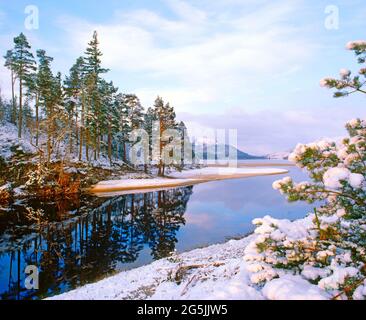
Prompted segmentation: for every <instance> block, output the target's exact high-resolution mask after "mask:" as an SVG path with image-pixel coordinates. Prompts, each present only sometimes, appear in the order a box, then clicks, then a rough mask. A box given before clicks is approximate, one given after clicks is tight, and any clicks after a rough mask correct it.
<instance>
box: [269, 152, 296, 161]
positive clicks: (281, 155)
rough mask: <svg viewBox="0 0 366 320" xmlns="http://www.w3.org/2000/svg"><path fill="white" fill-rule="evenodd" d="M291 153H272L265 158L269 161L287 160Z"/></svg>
mask: <svg viewBox="0 0 366 320" xmlns="http://www.w3.org/2000/svg"><path fill="white" fill-rule="evenodd" d="M290 153H291V152H288V151H283V152H274V153H271V154H268V155H267V156H266V158H268V159H270V160H287V159H288V157H289V155H290Z"/></svg>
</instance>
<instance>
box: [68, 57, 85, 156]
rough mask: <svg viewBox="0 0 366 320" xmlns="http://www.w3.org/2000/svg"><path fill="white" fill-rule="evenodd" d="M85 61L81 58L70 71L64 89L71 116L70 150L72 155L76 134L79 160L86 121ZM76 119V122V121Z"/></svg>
mask: <svg viewBox="0 0 366 320" xmlns="http://www.w3.org/2000/svg"><path fill="white" fill-rule="evenodd" d="M83 67H84V59H83V58H82V57H79V58H78V59H77V60H76V62H75V64H74V65H73V66H72V67H71V69H70V75H69V76H68V77H66V80H65V81H64V89H65V95H66V98H67V99H66V109H67V112H68V114H69V125H70V135H69V148H70V153H72V152H73V133H75V137H76V141H78V140H79V145H80V150H79V160H80V161H81V158H82V144H83V121H84V115H83V112H84V108H83V106H84V103H83V100H84V97H83V95H84V83H83V82H84V73H83ZM80 106H81V111H80V112H81V115H80V118H81V120H80V121H81V125H80V137H79V126H78V122H79V113H80V112H79V109H80ZM74 118H75V120H74Z"/></svg>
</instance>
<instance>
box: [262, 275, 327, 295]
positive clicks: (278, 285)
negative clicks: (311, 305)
mask: <svg viewBox="0 0 366 320" xmlns="http://www.w3.org/2000/svg"><path fill="white" fill-rule="evenodd" d="M263 294H264V296H265V297H266V298H267V299H270V300H326V299H329V298H330V297H329V295H327V294H326V293H325V292H324V291H323V290H321V289H320V288H319V287H318V286H316V285H313V284H311V283H309V282H308V281H306V280H304V279H303V278H301V277H300V276H293V275H285V276H283V277H281V278H279V279H274V280H272V281H270V282H268V283H267V284H266V285H265V286H264V288H263Z"/></svg>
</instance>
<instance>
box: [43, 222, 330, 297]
mask: <svg viewBox="0 0 366 320" xmlns="http://www.w3.org/2000/svg"><path fill="white" fill-rule="evenodd" d="M308 222H309V221H308V218H305V219H302V220H297V221H295V222H290V221H288V220H286V225H287V227H289V228H290V229H289V230H292V229H294V230H299V228H302V227H303V228H305V227H306V226H307V224H308ZM289 232H290V231H289ZM260 236H261V235H260V234H258V233H256V234H253V235H250V236H248V237H246V238H244V239H241V240H230V241H228V242H227V243H224V244H217V245H212V246H209V247H206V248H203V249H196V250H193V251H190V252H186V253H182V254H173V255H172V256H171V257H169V258H165V259H162V260H158V261H155V262H153V263H151V264H149V265H147V266H143V267H140V268H137V269H133V270H130V271H125V272H121V273H119V274H117V275H115V276H112V277H110V278H107V279H104V280H101V281H99V282H96V283H94V284H89V285H86V286H84V287H81V288H78V289H76V290H73V291H70V292H67V293H64V294H61V295H58V296H55V297H52V298H50V299H54V300H94V299H98V300H121V299H141V300H143V299H154V300H171V299H174V300H179V299H183V300H186V299H198V300H206V299H212V300H219V299H224V300H233V299H235V300H258V299H271V300H284V299H286V300H291V299H301V300H306V299H330V298H331V296H330V295H329V294H328V293H327V292H326V291H325V290H323V289H321V288H320V287H318V286H316V285H313V284H311V283H310V282H309V281H307V280H306V278H305V277H304V276H302V275H293V274H291V273H285V272H283V273H282V274H281V276H280V277H279V278H275V279H273V280H271V281H268V282H267V283H266V284H265V285H264V286H263V285H258V284H254V283H253V281H252V276H253V263H252V262H247V261H246V259H245V258H244V257H245V255H246V254H247V252H248V249H249V251H250V247H251V246H252V245H253V243H255V242H256V240H257V238H258V237H260Z"/></svg>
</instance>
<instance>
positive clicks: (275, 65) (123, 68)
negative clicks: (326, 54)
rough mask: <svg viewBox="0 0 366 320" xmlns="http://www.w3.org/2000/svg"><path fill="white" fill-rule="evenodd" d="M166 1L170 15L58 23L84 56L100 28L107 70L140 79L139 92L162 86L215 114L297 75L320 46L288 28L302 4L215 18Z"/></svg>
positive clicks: (145, 13) (129, 14)
mask: <svg viewBox="0 0 366 320" xmlns="http://www.w3.org/2000/svg"><path fill="white" fill-rule="evenodd" d="M166 3H167V5H168V9H170V10H171V14H170V15H169V16H167V15H162V14H159V13H157V12H154V11H151V10H146V9H142V10H141V9H140V10H134V11H123V12H121V11H116V12H115V15H114V18H112V19H111V22H108V23H104V24H97V23H92V22H90V21H87V20H82V19H79V18H77V17H70V16H63V17H61V18H60V19H59V20H58V24H59V26H60V27H61V28H62V29H63V30H64V31H65V32H66V38H67V39H71V43H70V44H69V46H71V49H73V51H78V52H82V51H83V50H84V48H85V45H86V43H87V42H88V40H89V39H90V36H91V32H92V30H94V29H95V30H98V33H99V35H100V42H101V48H102V51H103V53H104V57H103V61H104V63H105V65H106V66H107V67H109V68H111V69H113V70H114V72H115V74H117V73H120V74H126V73H128V74H132V73H134V74H138V75H140V79H141V82H142V83H143V85H142V86H141V84H140V86H139V87H136V92H137V93H138V92H139V91H140V92H146V91H149V92H151V91H153V90H155V91H156V94H158V93H159V94H161V89H162V88H163V90H164V91H165V92H166V93H167V96H169V100H170V102H171V103H172V104H173V105H174V106H176V107H177V108H178V110H181V111H182V110H190V111H192V112H194V111H195V110H197V109H198V107H200V106H202V100H205V101H206V105H205V103H204V104H203V105H204V106H205V107H206V108H210V109H211V111H212V112H215V110H216V111H217V110H220V108H224V107H225V106H226V104H227V103H226V100H227V99H228V98H227V97H230V96H233V95H237V96H238V98H240V97H243V96H245V95H248V94H252V93H253V92H256V91H257V90H258V87H261V86H264V85H265V83H266V81H268V78H275V77H286V76H287V75H288V70H293V72H296V71H298V70H299V61H306V60H307V59H308V58H309V57H310V56H311V55H312V50H313V49H314V48H313V46H312V45H311V43H310V42H309V41H307V40H306V39H305V38H302V39H299V38H298V32H299V29H298V28H293V27H289V26H288V25H285V24H284V23H283V22H284V21H286V20H287V19H290V18H292V16H293V14H294V12H296V10H297V9H298V7H297V4H298V2H297V1H295V2H294V1H282V2H280V3H276V6H274V5H265V6H262V7H259V8H256V9H255V10H254V11H253V10H249V9H248V8H247V10H244V9H242V10H239V12H231V11H225V10H221V11H218V12H216V11H211V10H210V6H207V7H204V6H203V7H202V6H201V7H198V6H194V5H192V4H190V3H188V2H183V1H178V0H167V1H166ZM68 42H70V41H68ZM167 84H169V87H168V86H167ZM200 91H201V92H202V94H198V93H197V92H200ZM156 94H155V95H156ZM208 94H212V97H211V98H210V99H207V95H208ZM185 95H186V96H185ZM184 96H185V97H184ZM224 100H225V101H224ZM152 101H153V100H151V101H150V104H151V103H152ZM213 102H215V105H213Z"/></svg>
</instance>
